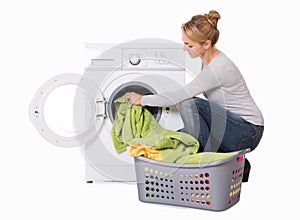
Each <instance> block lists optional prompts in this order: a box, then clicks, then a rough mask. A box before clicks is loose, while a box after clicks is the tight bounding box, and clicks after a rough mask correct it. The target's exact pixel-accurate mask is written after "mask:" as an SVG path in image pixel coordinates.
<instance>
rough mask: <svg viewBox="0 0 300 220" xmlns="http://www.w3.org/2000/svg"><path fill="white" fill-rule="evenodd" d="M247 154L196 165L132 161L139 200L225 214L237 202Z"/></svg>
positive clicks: (246, 151)
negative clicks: (224, 211)
mask: <svg viewBox="0 0 300 220" xmlns="http://www.w3.org/2000/svg"><path fill="white" fill-rule="evenodd" d="M248 152H250V149H247V150H242V151H236V152H234V154H233V153H232V152H231V153H228V155H229V156H228V157H225V158H223V159H220V160H215V161H213V160H212V162H205V163H199V164H176V163H166V162H160V161H157V160H152V159H148V158H145V157H142V156H140V157H134V163H135V171H136V178H137V187H138V195H139V200H140V201H142V202H149V203H159V204H168V205H176V206H184V207H191V208H198V209H206V210H214V211H223V210H226V209H228V208H230V207H232V206H233V205H235V204H236V203H237V202H238V201H239V200H240V196H241V187H242V178H243V171H244V164H245V154H246V153H248ZM210 154H216V155H217V154H219V153H210ZM223 154H224V153H223Z"/></svg>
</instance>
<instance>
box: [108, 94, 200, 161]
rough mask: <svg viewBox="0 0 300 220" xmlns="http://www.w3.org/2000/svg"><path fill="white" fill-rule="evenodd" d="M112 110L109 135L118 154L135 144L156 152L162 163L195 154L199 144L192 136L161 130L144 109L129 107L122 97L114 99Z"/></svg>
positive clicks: (134, 106)
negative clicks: (113, 110) (113, 118)
mask: <svg viewBox="0 0 300 220" xmlns="http://www.w3.org/2000/svg"><path fill="white" fill-rule="evenodd" d="M115 108H116V115H115V121H114V124H113V126H112V130H111V136H112V140H113V144H114V147H115V150H116V151H117V152H118V153H121V152H123V151H125V150H126V148H127V146H131V145H134V144H137V143H140V144H143V145H146V146H151V147H153V148H154V149H157V150H160V151H161V154H162V156H163V161H166V162H176V161H177V160H179V159H180V158H181V157H186V156H188V155H193V154H196V153H197V151H198V149H199V142H198V141H197V140H196V139H195V138H194V137H193V136H191V135H189V134H187V133H183V132H177V131H172V130H168V129H165V128H163V127H162V126H161V125H160V124H159V123H158V122H157V121H156V120H155V118H154V117H153V115H152V114H151V113H150V112H149V111H148V110H147V109H146V108H144V107H142V106H136V105H130V104H129V103H128V102H127V101H126V100H125V98H124V97H120V98H119V99H117V100H115Z"/></svg>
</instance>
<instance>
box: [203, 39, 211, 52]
mask: <svg viewBox="0 0 300 220" xmlns="http://www.w3.org/2000/svg"><path fill="white" fill-rule="evenodd" d="M203 46H204V49H205V50H208V49H209V48H210V47H211V41H210V40H207V41H205V43H204V44H203Z"/></svg>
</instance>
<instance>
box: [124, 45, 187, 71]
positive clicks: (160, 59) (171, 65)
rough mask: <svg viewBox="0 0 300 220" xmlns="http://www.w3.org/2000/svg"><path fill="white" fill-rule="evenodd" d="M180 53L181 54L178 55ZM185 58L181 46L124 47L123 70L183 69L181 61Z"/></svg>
mask: <svg viewBox="0 0 300 220" xmlns="http://www.w3.org/2000/svg"><path fill="white" fill-rule="evenodd" d="M178 54H180V55H179V56H178ZM181 54H182V55H181ZM178 59H181V60H178ZM183 60H184V54H183V53H182V49H181V48H169V49H168V48H123V49H122V69H123V70H128V69H135V70H138V69H139V70H182V69H183V67H182V65H181V64H180V63H182V62H183Z"/></svg>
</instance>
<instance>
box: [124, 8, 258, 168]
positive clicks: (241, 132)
mask: <svg viewBox="0 0 300 220" xmlns="http://www.w3.org/2000/svg"><path fill="white" fill-rule="evenodd" d="M219 19H220V15H219V13H218V12H217V11H214V10H212V11H210V12H209V13H208V14H204V15H196V16H193V17H192V19H191V20H190V21H188V22H187V23H185V24H183V25H182V28H181V29H182V40H183V43H184V50H185V51H187V52H188V53H189V55H190V56H191V57H192V58H195V57H200V58H201V59H202V61H203V64H202V69H201V71H200V68H199V72H200V73H199V74H198V75H197V76H196V77H195V79H194V80H193V81H192V82H190V83H189V84H187V85H186V86H184V87H183V88H182V89H179V90H176V91H167V92H164V93H162V94H155V95H145V96H142V95H140V94H136V93H133V92H131V93H127V94H126V95H125V98H126V99H127V100H128V101H129V102H130V103H131V104H133V105H142V106H168V105H173V104H179V109H180V113H181V116H182V120H183V122H184V128H183V129H182V130H181V131H183V132H187V133H189V134H191V135H193V136H194V137H195V138H197V139H198V140H199V142H200V145H201V146H202V149H201V150H204V151H214V152H216V151H219V152H231V151H236V150H241V149H246V148H250V149H251V150H254V149H255V148H256V147H257V145H258V143H259V141H260V139H261V137H262V134H263V130H264V121H263V116H262V114H261V112H260V110H259V108H258V107H257V105H256V104H255V102H254V100H253V98H252V97H251V94H250V92H249V90H248V88H247V85H246V83H245V81H244V79H243V77H242V75H241V73H240V71H239V70H238V68H237V67H236V66H235V64H234V63H233V62H232V61H231V60H230V59H229V58H228V57H227V56H226V55H225V54H224V53H223V52H222V51H220V50H219V49H217V48H216V46H215V44H216V43H217V41H218V38H219V30H218V29H217V24H218V20H219ZM199 94H203V95H204V97H206V99H203V98H199V97H196V96H197V95H199ZM247 163H248V162H246V166H249V167H250V164H248V165H247ZM249 169H250V168H249Z"/></svg>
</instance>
